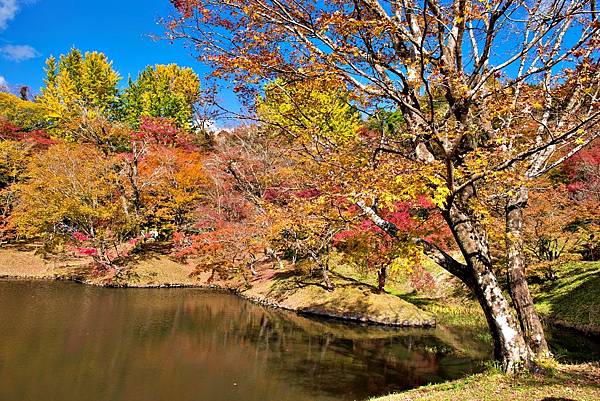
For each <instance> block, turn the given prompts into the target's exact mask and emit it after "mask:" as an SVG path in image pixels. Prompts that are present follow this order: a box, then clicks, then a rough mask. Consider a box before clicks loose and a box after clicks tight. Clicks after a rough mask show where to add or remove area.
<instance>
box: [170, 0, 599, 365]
mask: <svg viewBox="0 0 600 401" xmlns="http://www.w3.org/2000/svg"><path fill="white" fill-rule="evenodd" d="M172 3H173V4H174V6H175V8H176V10H177V14H176V15H175V16H174V17H173V19H172V21H171V22H170V23H169V25H168V27H169V28H170V32H171V33H170V37H171V38H172V39H178V38H183V39H187V40H191V41H192V43H193V44H194V48H196V49H202V52H201V53H200V54H199V57H200V59H201V60H203V61H205V62H206V63H207V64H209V65H211V66H212V67H213V68H214V75H215V76H216V77H220V78H230V79H231V80H232V81H233V82H235V84H236V86H237V89H238V91H239V92H242V93H247V94H250V95H251V96H250V97H253V96H255V95H254V94H255V93H257V92H260V88H261V86H262V85H263V84H264V82H267V81H269V80H273V79H275V78H279V79H283V80H284V81H285V82H297V81H314V80H317V79H324V80H337V81H339V82H340V85H343V87H344V88H345V89H346V90H349V91H350V92H351V93H355V94H356V97H358V98H360V99H361V102H364V103H365V110H367V111H368V110H369V108H370V109H371V110H372V109H382V108H387V109H388V110H390V111H399V112H400V113H401V114H402V123H401V124H400V125H399V126H398V127H397V128H396V129H394V130H382V132H381V135H380V136H379V138H378V140H377V141H373V140H371V141H369V142H362V143H363V144H364V146H363V149H365V153H366V150H369V151H370V154H371V157H369V158H366V157H363V156H362V154H361V153H358V154H356V153H355V154H354V156H355V157H350V158H346V161H347V162H349V164H350V165H352V164H353V163H352V162H353V161H354V162H355V163H354V164H355V166H354V167H355V168H354V169H353V170H352V175H350V174H348V173H347V172H348V171H350V169H346V170H345V172H346V174H345V175H343V177H346V179H345V180H342V181H340V183H339V184H340V187H341V188H343V191H344V192H345V193H346V194H347V196H348V197H351V198H352V199H353V201H354V202H355V203H356V204H357V205H358V206H360V208H361V209H362V211H363V213H364V214H365V216H367V217H368V218H370V219H371V220H372V221H373V222H374V223H375V224H376V225H377V226H379V227H380V228H381V229H382V230H384V231H386V232H387V233H388V234H389V235H390V236H392V237H397V238H399V239H403V238H404V236H403V235H400V231H399V229H398V227H397V226H396V225H395V224H393V222H390V221H388V220H386V219H385V218H383V217H382V216H381V215H380V214H379V213H378V212H377V210H376V209H375V208H373V207H372V206H373V204H374V202H373V201H372V199H382V200H384V201H385V203H387V204H392V203H393V202H395V201H397V200H404V199H406V198H414V197H415V196H416V195H417V194H420V195H425V196H428V197H430V199H433V200H434V201H435V202H434V203H435V204H436V205H437V207H438V209H439V212H440V213H441V215H442V216H443V217H444V220H445V221H446V224H447V225H448V227H449V229H450V231H451V232H452V234H453V237H454V239H455V242H456V244H457V247H458V248H459V249H460V252H461V254H462V256H463V258H464V262H462V261H460V260H457V259H455V258H453V257H452V256H451V255H450V254H449V253H447V252H445V251H444V250H443V249H441V248H440V247H439V246H436V244H434V243H432V242H430V241H427V240H426V239H424V238H421V237H418V236H414V237H412V240H413V242H414V243H416V244H418V245H419V246H420V247H421V248H422V250H423V251H424V252H425V253H426V254H428V255H429V256H430V257H431V258H432V259H433V260H435V261H436V262H437V263H439V264H440V265H441V266H442V267H443V268H445V269H446V270H448V271H449V272H450V273H452V274H453V275H455V276H457V277H458V278H459V279H460V280H462V281H463V282H464V283H465V285H466V286H467V287H468V288H470V289H471V291H472V292H473V294H474V295H475V296H476V297H477V299H478V301H479V303H480V305H481V307H482V309H483V311H484V312H485V316H486V318H487V321H488V324H489V328H490V332H491V334H492V337H493V339H494V351H495V356H496V358H497V359H498V360H500V361H501V363H502V365H503V367H504V369H505V370H507V371H512V370H514V369H515V368H516V367H517V366H520V365H521V364H522V363H524V364H525V365H529V363H530V362H531V361H532V360H533V359H534V358H535V357H536V356H546V355H548V348H547V344H546V341H545V339H544V333H543V330H542V326H541V324H540V322H539V318H538V317H537V314H536V313H535V310H534V309H533V303H532V300H531V295H530V293H529V289H528V287H527V282H526V280H525V273H524V268H525V262H524V255H523V249H522V227H523V222H522V213H523V208H524V207H525V206H526V204H527V184H528V182H530V179H531V178H534V177H538V176H540V175H542V174H544V173H545V172H547V171H548V170H550V169H551V168H553V167H555V166H557V165H559V164H560V163H562V162H563V161H564V160H566V159H568V158H569V157H571V156H572V155H573V154H575V153H577V152H578V151H579V150H580V149H581V148H582V147H584V146H585V144H587V143H589V142H590V141H591V140H592V139H593V138H595V137H597V136H598V119H599V117H600V111H599V110H598V96H599V85H598V79H599V75H598V74H597V68H596V66H597V63H598V44H599V43H598V41H599V35H598V31H599V29H600V24H599V23H598V21H597V19H596V11H595V2H588V1H587V0H582V1H578V0H569V1H567V2H559V1H550V2H542V1H534V2H524V1H516V2H515V1H504V0H489V1H484V2H483V3H469V2H464V1H461V0H456V1H451V2H440V1H426V2H423V3H418V2H396V1H392V2H383V1H377V0H359V1H336V2H330V3H318V2H313V1H303V0H301V1H296V0H294V1H287V0H283V1H254V0H249V1H243V2H242V1H238V0H226V1H218V2H217V1H212V0H177V1H172ZM507 43H510V44H511V45H510V46H508V45H507ZM568 78H569V79H568ZM567 81H568V82H567ZM275 82H277V81H275ZM313 139H314V141H313V142H314V143H315V144H314V147H317V146H318V147H320V153H319V155H320V158H317V159H318V160H317V161H320V162H323V163H325V164H327V165H328V166H330V165H331V164H332V163H329V161H330V160H331V159H332V157H336V159H337V158H338V156H337V155H339V154H340V152H341V151H345V150H347V148H346V147H345V146H342V145H344V143H343V142H342V141H324V140H322V139H323V138H320V137H318V136H315V137H314V138H313ZM348 140H352V141H354V140H355V139H354V138H353V137H351V136H350V137H348ZM360 143H361V142H360V141H358V142H357V144H358V145H360ZM367 145H368V146H369V147H368V149H367V148H366V146H367ZM565 149H568V150H567V151H565ZM339 160H341V158H340V159H339ZM367 160H371V161H373V160H375V162H374V163H366V161H367ZM356 162H359V164H356ZM325 170H326V171H328V172H330V171H332V170H330V169H325ZM329 176H330V178H331V179H339V177H336V176H334V175H333V174H330V175H329ZM349 177H353V178H356V179H348V178H349ZM341 184H343V186H342V185H341ZM498 200H501V201H502V202H503V206H502V208H503V215H504V221H503V226H504V229H505V241H506V255H507V257H506V260H507V261H508V267H507V269H508V281H509V287H510V290H511V291H510V292H511V295H512V299H513V304H514V308H513V307H512V306H511V304H510V303H509V302H508V300H507V299H506V297H505V296H504V295H503V293H502V291H501V288H500V286H499V284H498V278H497V277H496V275H495V274H494V266H493V260H492V258H491V252H490V247H491V246H493V245H494V244H493V243H490V241H489V240H488V238H490V230H494V229H497V224H490V221H491V220H490V219H489V216H490V215H491V213H490V207H491V206H490V204H491V203H493V204H494V207H496V206H497V205H498Z"/></svg>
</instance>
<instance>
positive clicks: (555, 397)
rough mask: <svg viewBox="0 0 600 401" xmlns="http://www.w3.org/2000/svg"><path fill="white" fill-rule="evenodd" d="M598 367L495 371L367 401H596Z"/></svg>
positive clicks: (599, 382)
mask: <svg viewBox="0 0 600 401" xmlns="http://www.w3.org/2000/svg"><path fill="white" fill-rule="evenodd" d="M598 399H600V366H599V365H598V364H583V365H559V366H557V367H556V368H555V369H553V370H552V371H551V373H549V374H546V375H530V374H520V375H515V376H510V375H505V374H502V373H500V372H498V371H497V370H496V369H490V370H489V371H488V372H485V373H482V374H478V375H473V376H469V377H466V378H464V379H460V380H454V381H451V382H447V383H442V384H436V385H432V386H424V387H420V388H418V389H415V390H410V391H406V392H403V393H398V394H391V395H388V396H384V397H380V398H373V399H371V401H417V400H419V401H454V400H456V401H484V400H485V401H505V400H510V401H533V400H536V401H573V400H577V401H596V400H598Z"/></svg>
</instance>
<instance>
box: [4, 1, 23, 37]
mask: <svg viewBox="0 0 600 401" xmlns="http://www.w3.org/2000/svg"><path fill="white" fill-rule="evenodd" d="M17 11H19V4H18V1H17V0H0V30H3V29H6V27H7V26H8V23H9V22H10V21H11V20H12V19H13V18H15V15H16V14H17Z"/></svg>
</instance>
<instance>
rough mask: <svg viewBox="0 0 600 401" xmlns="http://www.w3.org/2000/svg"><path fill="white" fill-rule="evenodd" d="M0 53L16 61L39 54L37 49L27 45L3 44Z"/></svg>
mask: <svg viewBox="0 0 600 401" xmlns="http://www.w3.org/2000/svg"><path fill="white" fill-rule="evenodd" d="M0 54H1V55H2V57H4V58H5V59H8V60H11V61H15V62H17V63H19V62H21V61H25V60H29V59H31V58H35V57H37V56H39V55H40V53H38V51H37V50H35V49H34V48H33V47H31V46H29V45H5V46H3V47H2V48H0Z"/></svg>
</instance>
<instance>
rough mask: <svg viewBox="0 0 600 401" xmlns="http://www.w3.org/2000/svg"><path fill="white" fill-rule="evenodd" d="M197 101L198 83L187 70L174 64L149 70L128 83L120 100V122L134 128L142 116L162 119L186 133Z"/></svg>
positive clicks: (198, 97) (192, 73)
mask: <svg viewBox="0 0 600 401" xmlns="http://www.w3.org/2000/svg"><path fill="white" fill-rule="evenodd" d="M199 99H200V79H199V78H198V75H196V73H195V72H194V71H193V70H192V69H191V68H186V67H179V66H178V65H176V64H169V65H156V66H153V67H150V66H149V67H147V68H146V69H145V70H144V71H142V72H141V73H140V74H139V75H138V77H137V80H136V81H133V80H131V79H130V80H129V85H128V87H127V88H126V89H125V91H124V93H123V95H122V97H121V101H122V104H121V115H122V120H124V121H125V122H127V123H128V124H129V125H131V126H132V127H135V128H138V127H139V124H140V118H141V117H142V116H148V117H164V118H170V119H173V120H175V121H176V123H177V125H178V126H179V127H180V128H184V129H189V128H191V126H192V119H193V112H194V105H195V103H196V102H198V100H199Z"/></svg>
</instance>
